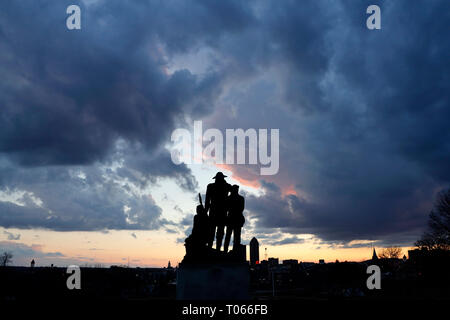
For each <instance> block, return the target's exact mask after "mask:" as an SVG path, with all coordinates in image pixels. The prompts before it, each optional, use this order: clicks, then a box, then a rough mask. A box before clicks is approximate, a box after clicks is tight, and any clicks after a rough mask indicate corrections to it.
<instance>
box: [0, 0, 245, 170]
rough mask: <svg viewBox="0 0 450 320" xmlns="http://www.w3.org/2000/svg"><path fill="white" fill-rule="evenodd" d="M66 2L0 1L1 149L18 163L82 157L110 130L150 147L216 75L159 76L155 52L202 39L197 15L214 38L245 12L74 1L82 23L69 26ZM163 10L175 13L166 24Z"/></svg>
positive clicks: (160, 59) (202, 100)
mask: <svg viewBox="0 0 450 320" xmlns="http://www.w3.org/2000/svg"><path fill="white" fill-rule="evenodd" d="M65 8H66V7H65V4H64V3H62V2H57V3H55V2H54V1H44V2H40V3H37V2H32V3H26V6H25V4H24V3H23V2H22V1H15V2H8V3H4V4H2V10H1V13H0V28H1V29H0V30H1V33H0V36H1V39H0V65H1V71H2V77H3V79H4V80H3V81H2V84H1V88H0V92H1V96H0V99H1V101H2V114H1V118H0V137H1V138H0V151H1V152H4V153H6V154H7V155H9V156H11V157H14V159H15V160H16V161H17V162H19V163H20V164H23V165H29V166H34V165H51V164H89V163H92V162H93V161H95V160H102V159H104V158H105V157H106V156H107V155H108V153H109V151H110V150H111V148H112V147H113V145H114V142H115V141H116V140H117V138H119V137H120V138H124V139H126V140H129V141H137V142H141V143H144V144H145V145H146V146H147V147H148V148H150V149H151V148H154V147H155V146H157V145H158V144H160V143H161V142H162V140H163V139H167V136H168V135H169V134H170V132H171V130H172V129H173V126H174V120H175V119H176V118H177V117H178V116H182V115H183V114H184V113H188V114H189V113H192V114H193V115H195V114H197V113H198V112H205V111H207V110H208V108H210V106H211V103H210V100H211V99H213V97H214V96H215V95H216V94H217V93H218V90H219V89H218V84H219V83H220V75H218V74H214V73H211V74H208V75H206V76H204V77H202V79H199V78H198V77H197V76H195V75H193V74H191V73H190V72H189V71H187V70H179V71H177V72H175V73H174V74H172V75H166V74H165V72H164V68H165V67H166V64H165V62H164V59H165V58H164V57H165V56H164V53H163V52H162V51H164V50H165V51H167V54H170V53H171V52H173V51H176V50H181V49H182V48H183V49H184V50H186V49H187V48H188V47H189V46H190V45H191V46H192V45H194V42H198V41H200V40H201V39H203V38H204V37H202V34H203V33H201V32H202V29H201V28H200V23H207V24H208V21H209V24H212V23H213V21H216V24H215V28H209V29H208V30H209V32H210V34H209V36H210V37H213V38H215V39H217V38H219V37H220V35H221V34H222V33H226V32H227V28H230V31H233V30H236V29H239V28H241V27H242V23H243V22H242V20H244V19H243V17H242V16H243V15H244V13H241V10H240V9H239V7H237V6H234V5H232V4H229V5H218V6H217V7H215V6H212V5H210V4H209V2H205V3H203V4H202V3H200V4H195V5H194V6H192V7H190V14H189V15H186V14H184V12H182V11H180V10H181V8H180V7H179V6H177V3H173V7H172V6H169V5H167V6H166V5H162V4H160V3H153V2H146V3H144V2H140V3H136V4H125V3H123V2H121V1H108V2H99V3H98V4H94V5H90V6H87V7H85V6H82V19H83V20H82V21H83V24H82V30H78V31H68V30H67V29H66V27H65V18H66V17H67V15H66V14H65ZM171 10H173V11H174V12H171ZM171 13H173V15H174V16H176V15H179V16H180V17H183V19H180V20H179V21H178V22H177V25H174V24H170V23H169V22H170V21H168V20H170V19H171V18H173V17H174V16H172V15H171ZM181 13H183V15H181ZM222 14H223V15H224V16H223V19H222V20H220V19H214V16H218V15H222ZM206 17H207V18H208V19H207V20H205V19H203V18H206ZM200 21H201V22H200ZM221 21H222V22H223V23H222V24H221ZM231 21H233V22H231ZM172 22H173V21H172ZM227 22H229V23H227ZM168 23H169V24H168ZM167 26H170V28H168V27H167ZM202 26H204V25H202ZM199 33H200V34H199ZM187 35H189V36H187ZM195 37H197V38H198V39H197V41H193V39H194V38H195ZM176 39H179V46H176V45H175V44H174V43H175V42H176ZM191 40H192V41H191ZM183 42H185V43H184V44H183Z"/></svg>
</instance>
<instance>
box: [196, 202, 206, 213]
mask: <svg viewBox="0 0 450 320" xmlns="http://www.w3.org/2000/svg"><path fill="white" fill-rule="evenodd" d="M196 211H197V214H204V213H205V208H203V206H202V205H201V204H199V205H198V206H197V210H196Z"/></svg>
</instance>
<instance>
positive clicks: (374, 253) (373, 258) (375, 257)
mask: <svg viewBox="0 0 450 320" xmlns="http://www.w3.org/2000/svg"><path fill="white" fill-rule="evenodd" d="M372 260H378V256H377V252H376V251H375V248H373V254H372Z"/></svg>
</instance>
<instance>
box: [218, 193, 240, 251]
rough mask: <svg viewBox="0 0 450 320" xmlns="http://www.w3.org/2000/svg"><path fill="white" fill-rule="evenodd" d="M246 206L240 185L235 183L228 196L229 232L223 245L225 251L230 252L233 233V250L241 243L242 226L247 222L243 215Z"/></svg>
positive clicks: (227, 222) (227, 223)
mask: <svg viewBox="0 0 450 320" xmlns="http://www.w3.org/2000/svg"><path fill="white" fill-rule="evenodd" d="M244 207H245V200H244V197H243V196H241V195H240V194H239V186H238V185H236V184H235V185H233V186H232V187H231V194H230V195H229V196H228V200H227V209H228V216H227V221H226V225H227V234H226V236H225V243H224V245H223V250H224V251H225V252H228V246H229V244H230V239H231V233H233V251H235V252H236V251H237V250H236V249H237V248H238V247H239V245H240V244H241V228H242V226H243V225H244V223H245V218H244V215H243V212H244Z"/></svg>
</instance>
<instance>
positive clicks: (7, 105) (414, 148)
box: [0, 0, 450, 244]
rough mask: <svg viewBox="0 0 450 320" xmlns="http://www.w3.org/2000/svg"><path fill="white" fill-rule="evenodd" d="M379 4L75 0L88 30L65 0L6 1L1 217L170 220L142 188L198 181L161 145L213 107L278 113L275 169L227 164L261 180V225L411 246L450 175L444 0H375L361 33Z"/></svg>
mask: <svg viewBox="0 0 450 320" xmlns="http://www.w3.org/2000/svg"><path fill="white" fill-rule="evenodd" d="M370 4H372V3H370V1H359V2H358V3H354V2H348V3H347V2H332V3H330V2H328V1H302V2H301V3H299V2H297V1H284V2H283V3H282V4H280V3H279V2H276V1H269V2H258V1H246V2H242V1H227V2H211V1H192V2H185V1H174V2H172V1H170V2H163V3H160V2H156V1H155V2H153V1H145V2H144V1H142V2H139V3H133V4H129V3H127V4H125V3H124V2H122V1H115V0H114V1H94V2H86V3H84V2H83V3H82V15H83V26H82V30H81V31H80V32H69V31H68V30H66V29H65V27H64V18H65V15H64V13H65V8H64V4H62V3H56V4H55V3H53V2H51V4H50V2H45V1H44V3H42V2H41V3H40V4H39V5H38V4H37V3H33V4H32V5H33V6H35V7H34V9H33V8H28V9H27V10H23V7H22V5H21V2H20V1H14V2H7V3H4V4H2V5H1V6H2V10H0V72H1V74H2V77H3V81H2V82H1V83H0V103H1V105H2V113H1V114H0V190H3V192H6V193H8V194H10V197H12V196H11V194H14V193H15V194H16V197H15V198H16V200H14V201H2V202H0V225H1V226H5V227H19V228H34V227H44V228H50V229H54V230H103V229H156V228H160V227H164V226H166V225H167V224H170V222H168V221H165V219H164V218H162V215H161V208H160V207H159V206H158V205H157V204H156V203H155V201H154V200H153V198H152V197H151V192H150V191H149V189H148V187H149V186H151V185H152V184H153V183H155V182H157V181H158V179H161V178H169V179H174V180H175V181H176V183H177V184H178V185H179V186H181V187H182V188H183V190H185V191H187V192H190V191H193V190H196V189H197V188H198V183H197V181H196V179H195V177H194V176H193V175H192V173H191V171H190V170H189V168H188V167H186V166H175V165H173V164H172V162H171V161H170V157H169V153H168V152H167V150H166V149H165V148H164V146H165V144H166V143H167V142H168V140H169V135H170V132H171V130H172V129H173V128H175V127H176V126H177V125H179V124H184V123H185V119H200V118H204V120H205V121H204V124H205V125H206V124H207V125H209V126H210V127H214V128H219V129H225V128H239V127H241V128H279V129H280V172H279V174H278V175H276V176H274V177H271V178H268V179H267V180H261V177H260V176H259V175H258V174H257V172H259V170H258V168H255V167H253V166H231V167H229V169H231V170H232V171H233V173H234V175H235V177H237V178H241V179H245V180H248V181H250V182H251V183H254V184H259V185H260V186H261V190H262V191H264V194H263V195H261V196H252V195H248V197H247V208H248V210H249V214H250V216H251V218H252V227H254V228H255V229H254V230H266V232H267V233H270V232H271V230H272V232H273V230H277V231H278V230H280V231H282V232H283V233H284V234H285V235H286V236H285V237H284V238H279V239H278V240H274V241H275V242H276V241H278V242H280V243H279V244H282V243H281V241H285V242H289V241H296V239H301V238H297V235H298V234H301V233H308V234H314V235H315V236H317V237H318V238H320V239H322V240H323V241H325V242H327V241H331V242H335V243H349V242H351V241H352V240H364V239H365V240H379V241H382V242H380V243H386V244H411V243H412V242H413V241H414V240H415V239H416V237H417V236H418V235H419V234H420V232H421V230H422V228H423V227H424V226H425V219H426V215H427V213H428V210H429V209H430V208H431V202H432V201H433V196H434V194H435V193H436V192H437V191H439V190H440V189H442V188H444V187H448V186H449V184H450V167H449V166H448V163H450V142H449V141H450V129H449V126H448V119H449V118H450V108H449V106H450V80H449V76H448V75H449V74H450V65H449V64H448V61H450V40H449V39H450V38H449V37H448V21H449V20H450V4H449V3H448V1H433V2H425V1H420V2H417V3H415V4H414V5H411V4H410V3H409V2H407V1H395V2H391V1H390V2H388V1H379V5H380V7H381V12H382V29H381V30H375V31H369V30H367V28H366V27H365V19H366V18H367V14H366V13H365V12H366V11H365V9H366V8H367V6H368V5H370ZM35 12H40V13H41V14H39V15H37V14H35ZM199 70H201V71H199ZM288 191H289V192H288ZM24 204H25V205H24ZM185 223H187V221H183V224H185ZM280 239H281V240H280ZM275 242H274V243H275Z"/></svg>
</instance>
